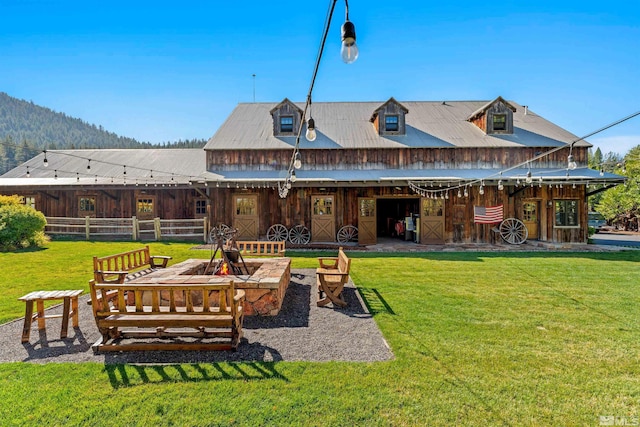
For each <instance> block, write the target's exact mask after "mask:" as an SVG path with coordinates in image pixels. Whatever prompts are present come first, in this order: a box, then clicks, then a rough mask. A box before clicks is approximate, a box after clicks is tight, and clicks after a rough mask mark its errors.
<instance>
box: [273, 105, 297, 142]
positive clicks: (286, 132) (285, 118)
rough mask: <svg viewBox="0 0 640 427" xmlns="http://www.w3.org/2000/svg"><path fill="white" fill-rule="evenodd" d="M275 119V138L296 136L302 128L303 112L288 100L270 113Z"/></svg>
mask: <svg viewBox="0 0 640 427" xmlns="http://www.w3.org/2000/svg"><path fill="white" fill-rule="evenodd" d="M269 113H271V117H272V118H273V136H296V135H297V134H298V129H299V128H300V120H301V118H302V110H301V109H300V108H298V107H297V106H296V105H295V104H294V103H293V102H291V101H289V99H288V98H285V99H284V100H282V102H281V103H279V104H278V105H276V106H275V107H273V108H272V109H271V111H270V112H269Z"/></svg>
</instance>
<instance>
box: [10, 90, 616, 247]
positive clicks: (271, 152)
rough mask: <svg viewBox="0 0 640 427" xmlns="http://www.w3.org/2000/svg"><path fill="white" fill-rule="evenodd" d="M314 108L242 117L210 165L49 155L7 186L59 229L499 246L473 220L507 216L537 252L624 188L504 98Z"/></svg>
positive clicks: (581, 150)
mask: <svg viewBox="0 0 640 427" xmlns="http://www.w3.org/2000/svg"><path fill="white" fill-rule="evenodd" d="M311 107H312V108H311V110H310V111H309V113H310V114H309V113H308V114H307V115H308V117H307V118H305V117H303V116H302V114H303V110H302V108H303V105H301V104H296V103H293V102H291V101H289V100H288V99H284V100H283V101H282V102H280V103H277V104H276V103H246V104H245V103H242V104H239V105H238V106H237V107H236V108H235V110H234V111H233V112H232V113H231V115H230V116H229V117H228V118H227V120H226V121H225V122H224V123H223V124H222V126H221V127H220V128H219V129H218V131H217V132H216V133H215V135H214V136H213V137H212V138H211V139H210V140H209V142H208V143H207V145H206V146H205V148H204V153H203V152H202V150H191V149H189V150H187V149H185V150H67V151H65V152H62V151H59V152H48V153H46V155H48V157H49V158H48V162H49V165H48V166H47V167H46V168H45V167H43V161H44V156H45V154H44V153H43V154H41V155H39V156H37V157H36V158H34V159H32V160H30V161H28V162H27V163H25V164H24V165H21V166H20V167H18V168H16V169H14V170H12V171H10V172H8V173H7V174H5V175H4V176H3V177H2V178H1V179H0V193H2V194H14V193H15V194H20V195H23V196H25V200H26V201H27V202H29V203H34V204H35V206H36V208H37V209H39V210H42V211H43V212H44V213H45V215H47V216H62V215H66V216H68V215H78V216H85V215H87V214H92V215H96V216H103V217H117V216H129V215H148V216H161V217H166V218H181V217H182V218H193V217H198V216H199V215H200V216H207V217H208V218H209V220H210V223H212V224H217V223H224V224H228V225H230V226H233V227H234V228H237V229H238V230H239V234H240V236H239V237H240V238H241V239H250V240H254V239H263V238H265V237H266V236H267V234H268V232H269V231H270V230H271V229H273V227H274V226H276V225H281V226H282V227H283V228H285V229H286V230H292V229H296V230H301V229H303V230H307V231H308V233H309V235H310V241H311V243H322V242H335V241H336V235H337V233H338V231H339V230H341V229H342V228H343V227H346V226H353V227H356V228H357V230H358V241H359V243H360V244H373V243H375V242H376V241H377V240H378V239H379V238H382V237H390V238H402V239H411V240H413V241H416V242H420V243H423V244H442V243H453V242H494V241H496V239H500V236H499V235H497V234H496V233H495V232H494V231H493V228H494V227H493V226H492V225H491V224H480V223H477V221H476V220H474V219H477V218H476V217H475V215H474V214H476V213H477V209H478V208H487V207H496V206H502V209H503V211H502V214H501V217H504V218H517V219H519V220H521V221H522V222H523V223H524V224H525V225H526V228H527V230H528V236H529V237H528V238H529V239H530V240H540V241H546V242H556V243H571V242H576V243H582V242H586V240H587V237H588V232H587V197H588V195H589V194H590V193H593V192H596V191H602V189H603V188H607V187H610V186H614V185H617V184H620V183H622V182H623V177H621V176H617V175H613V174H608V173H605V174H602V175H601V174H600V172H599V171H596V170H592V169H589V168H587V151H588V149H589V147H590V146H591V145H590V144H589V143H588V142H586V141H583V140H580V139H579V138H578V137H577V136H576V135H573V134H571V133H570V132H568V131H566V130H564V129H562V128H560V127H558V126H556V125H554V124H553V123H551V122H549V121H547V120H545V119H544V118H542V117H540V116H539V115H537V114H535V113H533V112H532V111H530V110H528V108H527V107H523V106H521V105H518V104H516V103H515V102H512V101H506V100H504V99H502V98H501V97H498V98H497V99H495V100H493V101H490V102H487V101H446V102H442V101H438V102H398V101H396V100H395V99H393V98H391V99H389V100H388V101H386V102H343V103H314V104H313V105H312V106H311ZM309 117H313V119H314V121H315V126H316V133H317V139H316V140H315V141H313V142H309V141H307V140H306V139H305V138H304V136H303V137H302V138H301V140H300V144H299V158H298V159H297V160H299V161H300V162H301V165H300V168H296V169H295V172H294V174H295V176H294V177H293V179H292V180H291V189H290V191H289V192H288V196H287V197H286V198H280V197H279V192H278V185H283V184H284V182H285V180H286V179H287V177H288V170H289V165H290V164H292V160H293V158H292V156H293V154H294V147H295V146H296V135H297V131H298V129H299V127H300V124H301V123H302V125H303V126H305V123H306V119H308V118H309ZM303 135H304V132H303ZM87 159H91V161H89V160H87ZM54 162H55V163H54ZM58 162H59V163H58ZM89 165H90V167H91V169H90V171H88V170H87V167H88V166H89ZM27 168H28V170H29V173H30V178H27ZM125 170H126V173H124V172H125ZM53 171H57V172H56V174H57V175H58V177H57V179H56V178H55V177H54V176H53V174H54V172H53ZM94 175H95V176H94ZM114 178H115V179H114ZM112 180H113V181H112ZM125 182H126V184H125Z"/></svg>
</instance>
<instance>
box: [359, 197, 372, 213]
mask: <svg viewBox="0 0 640 427" xmlns="http://www.w3.org/2000/svg"><path fill="white" fill-rule="evenodd" d="M375 215H376V201H375V200H372V199H362V200H360V216H362V217H372V216H375Z"/></svg>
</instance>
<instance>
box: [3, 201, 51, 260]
mask: <svg viewBox="0 0 640 427" xmlns="http://www.w3.org/2000/svg"><path fill="white" fill-rule="evenodd" d="M46 224H47V221H46V219H45V218H44V215H43V214H42V212H38V211H36V210H35V209H33V208H32V207H31V206H26V205H24V204H22V203H21V200H20V197H18V196H0V250H13V249H17V248H25V247H28V246H40V245H43V244H44V243H46V242H47V237H46V236H45V234H44V226H45V225H46Z"/></svg>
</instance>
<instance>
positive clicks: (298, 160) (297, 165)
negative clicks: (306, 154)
mask: <svg viewBox="0 0 640 427" xmlns="http://www.w3.org/2000/svg"><path fill="white" fill-rule="evenodd" d="M313 139H315V138H313ZM293 167H294V168H296V169H300V168H301V167H302V156H301V155H300V152H299V151H298V152H296V159H295V160H294V161H293Z"/></svg>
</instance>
